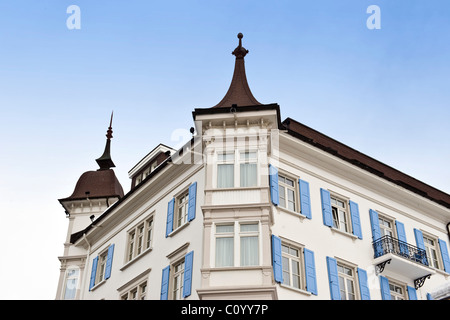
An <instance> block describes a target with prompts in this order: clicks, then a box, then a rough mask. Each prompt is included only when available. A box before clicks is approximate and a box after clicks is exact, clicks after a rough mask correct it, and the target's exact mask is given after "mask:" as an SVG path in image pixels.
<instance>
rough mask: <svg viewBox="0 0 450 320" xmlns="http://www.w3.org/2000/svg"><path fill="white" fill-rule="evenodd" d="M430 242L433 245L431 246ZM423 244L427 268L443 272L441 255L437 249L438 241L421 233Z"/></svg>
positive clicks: (438, 248)
mask: <svg viewBox="0 0 450 320" xmlns="http://www.w3.org/2000/svg"><path fill="white" fill-rule="evenodd" d="M431 241H432V242H433V243H434V244H431V243H430V242H431ZM423 244H424V245H425V251H426V252H427V260H428V266H430V267H432V268H436V269H441V270H443V263H442V261H441V257H442V255H441V251H440V247H439V239H438V238H437V237H434V236H432V235H430V234H428V233H423ZM432 253H434V254H435V255H436V256H435V257H433V256H432Z"/></svg>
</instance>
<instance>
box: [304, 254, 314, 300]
mask: <svg viewBox="0 0 450 320" xmlns="http://www.w3.org/2000/svg"><path fill="white" fill-rule="evenodd" d="M303 252H304V256H305V275H306V290H307V291H309V292H311V293H312V294H315V295H317V280H316V264H315V262H314V252H313V251H311V250H308V249H304V251H303Z"/></svg>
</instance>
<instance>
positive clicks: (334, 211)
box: [330, 193, 352, 233]
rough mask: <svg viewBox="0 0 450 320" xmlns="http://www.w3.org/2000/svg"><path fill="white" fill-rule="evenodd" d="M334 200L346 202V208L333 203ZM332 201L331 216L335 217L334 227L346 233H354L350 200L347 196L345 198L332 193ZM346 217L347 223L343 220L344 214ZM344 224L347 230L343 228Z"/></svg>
mask: <svg viewBox="0 0 450 320" xmlns="http://www.w3.org/2000/svg"><path fill="white" fill-rule="evenodd" d="M333 200H334V201H335V202H337V201H340V202H342V203H343V204H344V208H342V207H340V206H338V205H337V204H336V203H333ZM330 202H331V217H332V219H333V228H334V229H336V230H339V231H341V232H344V233H352V223H351V221H352V220H351V216H350V208H349V201H348V199H346V198H343V197H341V196H339V195H336V194H334V193H331V194H330ZM341 212H342V213H343V217H344V218H345V223H343V222H342V221H341V219H342V214H341ZM342 225H344V226H345V230H343V229H342Z"/></svg>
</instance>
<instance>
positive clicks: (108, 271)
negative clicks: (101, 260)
mask: <svg viewBox="0 0 450 320" xmlns="http://www.w3.org/2000/svg"><path fill="white" fill-rule="evenodd" d="M113 256H114V243H113V244H112V245H110V246H109V248H108V257H107V258H106V267H105V280H106V279H109V278H110V277H111V268H112V261H113Z"/></svg>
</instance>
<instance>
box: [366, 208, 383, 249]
mask: <svg viewBox="0 0 450 320" xmlns="http://www.w3.org/2000/svg"><path fill="white" fill-rule="evenodd" d="M369 214H370V225H371V227H372V240H373V241H375V240H378V239H380V238H381V230H380V220H379V219H378V212H376V211H375V210H372V209H370V211H369Z"/></svg>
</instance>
